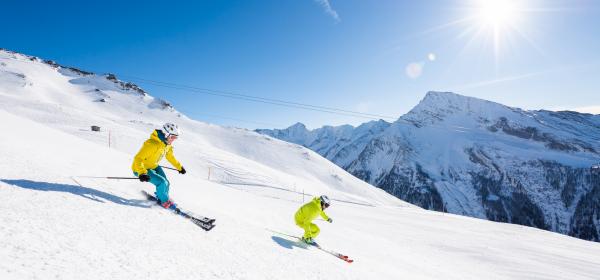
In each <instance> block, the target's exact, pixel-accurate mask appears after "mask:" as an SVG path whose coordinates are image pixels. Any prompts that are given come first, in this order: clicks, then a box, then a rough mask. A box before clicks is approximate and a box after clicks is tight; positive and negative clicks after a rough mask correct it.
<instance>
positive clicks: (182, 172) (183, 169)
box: [179, 166, 185, 174]
mask: <svg viewBox="0 0 600 280" xmlns="http://www.w3.org/2000/svg"><path fill="white" fill-rule="evenodd" d="M179 174H185V168H183V166H182V167H181V170H179Z"/></svg>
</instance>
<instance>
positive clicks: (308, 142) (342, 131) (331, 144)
mask: <svg viewBox="0 0 600 280" xmlns="http://www.w3.org/2000/svg"><path fill="white" fill-rule="evenodd" d="M389 126H390V123H388V122H386V121H384V120H379V121H371V122H368V123H364V124H362V125H360V126H358V127H356V128H355V127H353V126H351V125H342V126H336V127H334V126H324V127H322V128H319V129H315V130H308V129H306V126H304V124H302V123H296V124H294V125H292V126H290V127H288V128H286V129H274V130H268V129H257V130H256V132H258V133H262V134H266V135H269V136H271V137H274V138H277V139H281V140H283V141H287V142H292V143H296V144H299V145H302V146H304V147H307V148H310V149H311V150H313V151H315V152H317V153H319V154H320V155H322V156H323V157H325V158H326V159H328V160H330V161H333V162H334V163H336V164H337V165H339V166H342V167H344V166H346V165H348V164H350V163H351V162H352V161H354V159H356V157H357V156H358V153H359V152H360V151H362V150H363V149H364V148H365V147H366V146H367V144H368V143H369V142H370V141H371V140H372V139H373V137H374V136H377V135H379V134H380V133H381V132H383V131H384V130H385V129H386V128H388V127H389Z"/></svg>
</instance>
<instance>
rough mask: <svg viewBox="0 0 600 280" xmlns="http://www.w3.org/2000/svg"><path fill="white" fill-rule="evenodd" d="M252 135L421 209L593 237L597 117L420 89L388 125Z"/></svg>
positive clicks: (599, 142)
mask: <svg viewBox="0 0 600 280" xmlns="http://www.w3.org/2000/svg"><path fill="white" fill-rule="evenodd" d="M257 132H259V133H262V134H266V135H269V136H272V137H274V138H278V139H281V140H284V141H289V142H293V143H296V144H300V145H303V146H305V147H308V148H310V149H312V150H314V151H316V152H317V153H319V154H321V155H323V156H324V157H325V158H327V159H329V160H331V161H332V162H334V163H335V164H337V165H338V166H340V167H342V168H344V169H346V170H347V171H348V172H350V173H352V174H353V175H355V176H356V177H358V178H360V179H362V180H364V181H366V182H368V183H370V184H373V185H375V186H377V187H379V188H381V189H383V190H385V191H387V192H388V193H391V194H393V195H395V196H396V197H399V198H401V199H403V200H405V201H408V202H410V203H413V204H416V205H419V206H421V207H423V208H426V209H431V210H437V211H444V212H450V213H455V214H460V215H467V216H471V217H477V218H483V219H488V220H492V221H499V222H508V223H515V224H521V225H527V226H533V227H537V228H541V229H547V230H551V231H555V232H559V233H563V234H568V235H571V236H575V237H579V238H582V239H587V240H593V241H600V168H593V166H595V164H598V163H599V162H600V115H591V114H583V113H577V112H571V111H561V112H553V111H546V110H539V111H526V110H522V109H518V108H513V107H508V106H504V105H502V104H498V103H494V102H490V101H486V100H481V99H477V98H472V97H466V96H461V95H458V94H455V93H450V92H429V93H427V95H426V96H425V98H424V99H423V100H422V101H421V102H420V103H419V104H418V105H417V106H416V107H415V108H413V109H412V110H411V111H410V112H408V113H407V114H405V115H403V116H402V117H400V118H399V119H398V120H397V121H396V122H394V123H388V122H385V121H383V120H380V121H372V122H368V123H365V124H362V125H360V126H358V127H353V126H350V125H343V126H337V127H332V126H325V127H322V128H319V129H315V130H308V129H306V127H305V126H304V125H303V124H301V123H297V124H295V125H293V126H291V127H289V128H287V129H274V130H269V129H259V130H257Z"/></svg>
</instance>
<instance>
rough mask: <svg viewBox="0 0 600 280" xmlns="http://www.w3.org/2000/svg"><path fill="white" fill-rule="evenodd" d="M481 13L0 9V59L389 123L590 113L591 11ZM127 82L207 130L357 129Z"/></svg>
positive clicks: (311, 7) (525, 2)
mask: <svg viewBox="0 0 600 280" xmlns="http://www.w3.org/2000/svg"><path fill="white" fill-rule="evenodd" d="M481 1H482V0H462V1H459V0H422V1H401V0H397V1H358V0H344V1H341V0H329V1H325V0H318V1H316V0H273V1H266V0H265V1H252V0H240V1H216V0H215V1H170V2H167V1H127V2H126V1H12V0H8V1H3V4H2V10H3V13H2V17H0V25H1V26H2V36H0V47H2V48H6V49H9V50H14V51H18V52H22V53H26V54H30V55H35V56H39V57H42V58H45V59H52V60H55V61H57V62H59V63H61V64H64V65H68V66H74V67H78V68H81V69H84V70H88V71H93V72H99V73H105V72H112V73H116V74H117V75H122V77H121V79H122V80H128V79H127V78H126V77H127V76H131V77H139V78H144V79H149V80H155V81H162V82H168V83H175V84H181V85H187V86H194V87H199V88H207V89H212V90H218V91H226V92H233V93H236V94H245V95H252V96H258V97H262V98H271V99H280V100H286V101H291V102H298V103H306V104H311V105H317V106H326V107H335V108H342V109H346V110H351V111H360V112H365V113H370V114H377V115H384V116H392V117H394V118H397V117H399V116H401V115H402V114H404V113H406V112H408V111H409V110H410V109H411V108H412V107H413V106H415V105H416V104H417V103H418V102H419V100H420V99H421V98H423V96H424V94H425V93H426V92H427V91H429V90H438V91H454V92H457V93H459V94H463V95H468V96H474V97H479V98H484V99H488V100H492V101H496V102H500V103H503V104H506V105H510V106H515V107H521V108H525V109H542V108H544V109H553V110H561V109H576V110H580V111H589V112H595V113H600V81H599V79H598V77H600V54H599V53H598V52H599V51H600V1H593V0H587V1H586V0H569V1H566V0H565V1H558V0H551V1H550V0H548V1H543V0H515V1H512V2H514V3H512V4H511V5H510V6H501V7H500V8H498V7H494V9H491V10H492V11H493V12H492V13H494V14H493V15H490V14H489V13H490V12H489V10H490V9H487V5H488V4H482V3H481ZM488 1H491V0H488ZM505 1H506V0H505ZM492 2H493V1H492ZM507 7H508V8H507ZM498 10H502V11H503V13H502V14H495V13H497V11H498ZM132 81H133V80H132ZM134 82H137V83H138V84H139V85H140V86H141V87H143V88H145V89H147V90H148V91H149V92H150V93H151V94H152V95H154V96H157V97H161V98H163V99H166V100H168V101H170V102H171V103H173V104H174V106H175V107H176V108H177V109H178V110H179V111H182V112H183V113H185V114H186V115H188V116H190V117H192V118H194V119H199V120H203V121H207V122H210V123H216V124H220V125H228V126H237V127H245V128H251V129H252V128H271V127H278V128H281V127H286V126H289V125H291V124H293V123H295V122H298V121H299V122H303V123H305V124H306V125H307V126H308V127H310V128H315V127H319V126H322V125H326V124H327V125H339V124H353V125H357V124H360V123H362V122H365V121H369V119H366V118H357V117H350V116H343V115H337V114H328V113H322V112H316V111H306V110H301V109H295V108H289V107H281V106H274V105H271V104H264V103H255V102H248V101H244V100H239V99H230V98H225V97H220V96H211V95H206V94H201V93H197V92H190V91H181V90H174V89H171V88H165V87H159V86H154V85H151V84H147V83H143V82H138V81H134Z"/></svg>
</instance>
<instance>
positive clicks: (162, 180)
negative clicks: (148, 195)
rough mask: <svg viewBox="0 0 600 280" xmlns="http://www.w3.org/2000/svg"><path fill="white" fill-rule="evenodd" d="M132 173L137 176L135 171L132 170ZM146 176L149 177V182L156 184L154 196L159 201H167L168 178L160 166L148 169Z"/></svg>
mask: <svg viewBox="0 0 600 280" xmlns="http://www.w3.org/2000/svg"><path fill="white" fill-rule="evenodd" d="M133 174H134V175H135V176H136V177H137V176H139V174H137V172H133ZM148 176H149V177H150V183H152V184H154V185H155V186H156V192H154V194H155V195H156V198H158V199H159V200H160V201H161V202H167V201H168V200H169V180H167V175H165V172H164V171H163V169H162V167H160V166H158V167H156V168H154V169H148Z"/></svg>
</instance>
